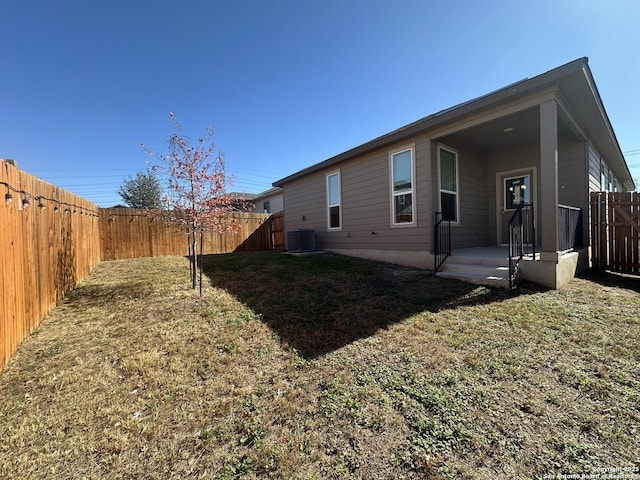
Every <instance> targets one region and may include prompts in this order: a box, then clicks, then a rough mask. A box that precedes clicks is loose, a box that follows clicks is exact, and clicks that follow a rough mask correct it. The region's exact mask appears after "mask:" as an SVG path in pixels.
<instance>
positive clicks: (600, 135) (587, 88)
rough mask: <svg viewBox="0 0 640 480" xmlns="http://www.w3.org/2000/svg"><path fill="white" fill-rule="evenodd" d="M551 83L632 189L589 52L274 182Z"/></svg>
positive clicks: (332, 163)
mask: <svg viewBox="0 0 640 480" xmlns="http://www.w3.org/2000/svg"><path fill="white" fill-rule="evenodd" d="M548 88H556V89H558V90H559V91H560V92H561V95H562V98H563V99H564V100H565V101H566V103H567V105H568V107H569V108H570V110H571V112H572V113H573V114H575V115H576V117H577V118H578V119H579V120H580V127H582V128H584V129H585V130H586V133H587V136H588V137H589V140H590V141H591V142H593V144H594V145H595V147H596V148H597V150H598V151H599V152H600V154H601V155H602V156H603V157H605V158H607V159H608V160H609V162H610V165H609V166H610V168H611V169H612V170H613V171H614V173H615V174H616V176H617V177H618V178H619V179H621V181H622V182H623V185H624V187H625V188H626V189H628V190H633V189H634V188H635V185H634V183H633V179H632V178H631V173H630V172H629V167H628V166H627V164H626V162H625V160H624V156H623V155H622V151H621V150H620V145H619V144H618V140H617V139H616V136H615V133H614V131H613V128H612V126H611V122H610V121H609V117H608V116H607V113H606V111H605V109H604V105H603V103H602V99H601V98H600V94H599V93H598V89H597V88H596V84H595V81H594V79H593V75H592V74H591V70H590V68H589V64H588V58H586V57H583V58H579V59H577V60H574V61H572V62H569V63H567V64H565V65H562V66H560V67H557V68H554V69H553V70H550V71H548V72H546V73H543V74H541V75H538V76H536V77H533V78H530V79H525V80H521V81H519V82H516V83H514V84H511V85H508V86H506V87H504V88H501V89H500V90H496V91H494V92H491V93H489V94H487V95H484V96H481V97H478V98H476V99H474V100H470V101H468V102H465V103H461V104H459V105H456V106H454V107H451V108H448V109H445V110H441V111H440V112H438V113H435V114H433V115H429V116H427V117H424V118H422V119H420V120H417V121H416V122H413V123H410V124H408V125H405V126H404V127H401V128H399V129H397V130H394V131H392V132H390V133H387V134H385V135H382V136H380V137H378V138H375V139H373V140H371V141H369V142H366V143H364V144H362V145H360V146H357V147H355V148H352V149H350V150H347V151H346V152H343V153H341V154H339V155H336V156H335V157H331V158H329V159H327V160H325V161H323V162H320V163H317V164H315V165H312V166H310V167H307V168H305V169H303V170H300V171H299V172H296V173H294V174H292V175H289V176H288V177H285V178H282V179H280V180H278V181H276V182H274V183H273V185H274V187H282V186H284V185H285V184H287V183H289V182H291V181H293V180H296V179H298V178H300V177H304V176H306V175H308V174H311V173H314V172H317V171H320V170H323V169H325V168H329V167H333V166H335V165H337V164H339V163H342V162H345V161H347V160H350V159H352V158H355V157H358V156H361V155H363V154H366V153H369V152H372V151H374V150H377V149H379V148H384V147H387V146H389V145H392V144H394V143H397V142H401V141H403V140H406V139H408V138H411V137H413V136H416V135H419V134H421V133H425V132H427V131H429V130H433V129H435V128H438V127H441V126H444V125H446V124H447V123H450V122H454V121H456V120H460V119H461V118H465V117H466V116H471V115H475V114H479V113H481V112H482V111H483V110H485V109H487V108H489V107H493V106H496V105H499V104H501V103H506V102H508V101H513V100H517V99H518V98H519V97H524V96H526V95H529V94H531V93H534V92H536V91H542V90H545V89H548ZM570 128H571V127H570Z"/></svg>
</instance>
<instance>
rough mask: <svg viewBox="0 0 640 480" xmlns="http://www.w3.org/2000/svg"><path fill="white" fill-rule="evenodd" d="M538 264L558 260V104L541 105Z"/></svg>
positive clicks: (551, 102) (547, 103) (550, 102)
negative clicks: (539, 251) (539, 242)
mask: <svg viewBox="0 0 640 480" xmlns="http://www.w3.org/2000/svg"><path fill="white" fill-rule="evenodd" d="M538 211H539V214H538V215H537V216H538V219H539V222H538V225H539V228H540V230H541V239H542V245H541V247H542V248H541V253H540V260H542V261H548V262H557V261H558V259H559V256H558V104H557V103H556V101H555V100H547V101H546V102H544V103H541V104H540V208H539V210H538Z"/></svg>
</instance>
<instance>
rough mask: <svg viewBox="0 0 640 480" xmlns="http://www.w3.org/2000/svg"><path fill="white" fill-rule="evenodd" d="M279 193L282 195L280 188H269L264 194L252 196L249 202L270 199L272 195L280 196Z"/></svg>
mask: <svg viewBox="0 0 640 480" xmlns="http://www.w3.org/2000/svg"><path fill="white" fill-rule="evenodd" d="M281 193H282V188H280V187H273V188H270V189H269V190H265V191H264V192H260V193H258V194H256V195H254V196H253V197H252V198H251V201H252V202H257V201H259V200H262V199H263V198H267V197H272V196H274V195H277V194H281Z"/></svg>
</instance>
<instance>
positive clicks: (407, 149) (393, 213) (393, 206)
mask: <svg viewBox="0 0 640 480" xmlns="http://www.w3.org/2000/svg"><path fill="white" fill-rule="evenodd" d="M405 152H411V188H410V189H409V188H407V189H404V190H400V191H398V192H396V191H394V188H393V184H394V178H393V158H394V156H395V155H399V154H401V153H405ZM389 192H390V207H391V208H390V209H389V210H390V213H391V227H393V228H403V227H415V226H416V225H417V209H416V155H415V144H411V145H405V146H403V147H401V148H398V149H395V150H392V151H390V152H389ZM407 194H411V221H410V222H396V201H395V200H396V199H395V197H397V196H400V195H407ZM403 200H404V199H403Z"/></svg>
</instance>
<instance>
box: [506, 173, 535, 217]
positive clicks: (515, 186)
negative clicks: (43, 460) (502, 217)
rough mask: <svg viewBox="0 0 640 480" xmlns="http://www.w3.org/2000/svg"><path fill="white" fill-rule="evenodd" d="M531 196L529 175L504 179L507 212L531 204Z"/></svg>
mask: <svg viewBox="0 0 640 480" xmlns="http://www.w3.org/2000/svg"><path fill="white" fill-rule="evenodd" d="M530 195H531V188H529V175H523V176H520V177H511V178H505V179H504V209H505V210H515V209H516V208H518V205H520V204H521V203H529V197H530Z"/></svg>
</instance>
